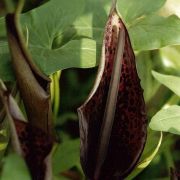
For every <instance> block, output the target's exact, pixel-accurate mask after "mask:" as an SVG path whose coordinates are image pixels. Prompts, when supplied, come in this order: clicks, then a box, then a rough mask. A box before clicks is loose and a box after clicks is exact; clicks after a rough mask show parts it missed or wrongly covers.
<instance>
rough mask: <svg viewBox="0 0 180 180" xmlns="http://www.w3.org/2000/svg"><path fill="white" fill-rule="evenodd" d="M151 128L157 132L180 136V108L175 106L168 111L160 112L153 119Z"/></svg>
mask: <svg viewBox="0 0 180 180" xmlns="http://www.w3.org/2000/svg"><path fill="white" fill-rule="evenodd" d="M149 126H150V128H151V129H152V130H155V131H164V132H170V133H173V134H178V135H180V106H177V105H173V106H170V107H169V108H167V109H162V110H160V111H159V112H158V113H157V114H155V116H153V117H152V119H151V122H150V124H149Z"/></svg>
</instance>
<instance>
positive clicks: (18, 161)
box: [1, 154, 31, 180]
mask: <svg viewBox="0 0 180 180" xmlns="http://www.w3.org/2000/svg"><path fill="white" fill-rule="evenodd" d="M12 178H13V179H14V180H20V179H23V180H31V178H30V174H29V172H28V169H27V167H26V164H25V162H24V160H23V159H22V158H20V157H19V156H18V155H17V154H9V155H8V156H7V157H6V158H5V159H4V166H3V169H2V176H1V180H12Z"/></svg>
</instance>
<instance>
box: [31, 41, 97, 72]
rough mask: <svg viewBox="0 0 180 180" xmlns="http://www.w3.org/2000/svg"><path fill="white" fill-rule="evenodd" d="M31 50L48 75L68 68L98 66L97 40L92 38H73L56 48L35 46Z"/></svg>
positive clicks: (37, 62) (39, 65)
mask: <svg viewBox="0 0 180 180" xmlns="http://www.w3.org/2000/svg"><path fill="white" fill-rule="evenodd" d="M30 50H31V53H32V56H33V57H34V60H35V62H36V64H37V65H38V67H40V69H41V70H42V71H43V72H44V73H45V74H47V75H49V74H52V73H53V72H56V71H58V70H63V69H66V68H72V67H77V68H90V67H94V66H96V42H95V41H93V40H90V39H81V40H72V41H70V42H68V43H67V44H65V45H64V46H62V47H61V48H58V49H54V50H50V49H43V48H41V47H34V46H31V49H30Z"/></svg>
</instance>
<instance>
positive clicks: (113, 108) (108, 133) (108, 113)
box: [78, 1, 147, 180]
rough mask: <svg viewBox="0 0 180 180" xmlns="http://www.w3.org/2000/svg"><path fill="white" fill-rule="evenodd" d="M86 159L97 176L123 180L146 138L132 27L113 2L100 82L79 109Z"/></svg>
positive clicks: (88, 173) (91, 175)
mask: <svg viewBox="0 0 180 180" xmlns="http://www.w3.org/2000/svg"><path fill="white" fill-rule="evenodd" d="M78 115H79V123H80V139H81V164H82V168H83V170H84V173H85V175H86V176H87V177H88V178H89V179H92V180H101V179H102V180H106V179H107V180H110V179H111V180H112V179H123V178H124V177H126V176H127V175H128V174H129V173H130V172H131V171H132V170H133V168H134V167H135V165H136V164H137V162H138V160H139V158H140V155H141V153H142V151H143V148H144V145H145V142H146V133H147V132H146V131H147V130H146V128H147V118H146V113H145V103H144V98H143V90H142V88H141V85H140V79H139V77H138V74H137V70H136V62H135V55H134V52H133V49H132V46H131V42H130V38H129V35H128V31H127V29H126V27H125V25H124V23H123V21H122V19H121V18H120V16H119V14H118V12H117V10H116V1H115V2H114V3H113V5H112V8H111V11H110V14H109V17H108V21H107V23H106V27H105V32H104V40H103V45H102V55H101V61H100V65H99V71H98V74H97V78H96V81H95V84H94V87H93V89H92V91H91V93H90V95H89V97H88V99H87V100H86V101H85V103H84V104H83V105H82V106H81V107H79V108H78Z"/></svg>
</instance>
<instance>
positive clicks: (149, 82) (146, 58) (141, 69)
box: [136, 51, 160, 102]
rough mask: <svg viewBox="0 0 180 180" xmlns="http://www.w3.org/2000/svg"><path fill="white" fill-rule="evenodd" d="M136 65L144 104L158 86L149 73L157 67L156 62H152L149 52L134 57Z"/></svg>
mask: <svg viewBox="0 0 180 180" xmlns="http://www.w3.org/2000/svg"><path fill="white" fill-rule="evenodd" d="M136 63H137V70H138V75H139V77H140V79H141V86H142V88H143V89H144V98H145V102H148V101H149V100H150V99H151V98H152V97H153V96H154V95H155V93H156V92H157V90H158V88H159V86H160V84H159V83H158V82H157V81H156V80H155V79H154V77H153V76H152V73H151V71H152V69H153V68H155V66H156V65H157V61H154V59H153V58H152V54H151V52H148V51H144V52H141V53H139V54H138V55H137V56H136Z"/></svg>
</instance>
